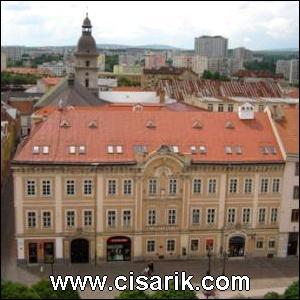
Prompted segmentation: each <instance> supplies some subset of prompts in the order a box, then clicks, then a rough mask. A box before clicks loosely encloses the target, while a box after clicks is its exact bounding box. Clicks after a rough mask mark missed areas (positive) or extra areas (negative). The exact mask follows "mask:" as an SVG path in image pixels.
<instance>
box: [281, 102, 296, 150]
mask: <svg viewBox="0 0 300 300" xmlns="http://www.w3.org/2000/svg"><path fill="white" fill-rule="evenodd" d="M283 113H284V117H283V119H282V120H280V121H275V124H276V127H277V130H278V133H279V135H280V137H281V140H282V142H283V146H284V148H285V151H286V152H287V153H289V154H299V108H290V107H284V108H283Z"/></svg>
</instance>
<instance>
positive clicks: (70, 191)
mask: <svg viewBox="0 0 300 300" xmlns="http://www.w3.org/2000/svg"><path fill="white" fill-rule="evenodd" d="M67 195H75V181H74V180H67Z"/></svg>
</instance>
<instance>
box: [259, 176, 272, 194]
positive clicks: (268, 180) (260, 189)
mask: <svg viewBox="0 0 300 300" xmlns="http://www.w3.org/2000/svg"><path fill="white" fill-rule="evenodd" d="M263 180H267V191H262V182H263ZM269 190H270V178H268V177H262V178H260V185H259V193H260V194H267V193H268V192H269Z"/></svg>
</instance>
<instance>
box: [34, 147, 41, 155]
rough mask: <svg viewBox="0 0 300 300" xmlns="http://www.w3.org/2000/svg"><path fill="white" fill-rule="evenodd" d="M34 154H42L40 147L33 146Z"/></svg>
mask: <svg viewBox="0 0 300 300" xmlns="http://www.w3.org/2000/svg"><path fill="white" fill-rule="evenodd" d="M32 153H33V154H39V153H40V147H39V146H33V147H32Z"/></svg>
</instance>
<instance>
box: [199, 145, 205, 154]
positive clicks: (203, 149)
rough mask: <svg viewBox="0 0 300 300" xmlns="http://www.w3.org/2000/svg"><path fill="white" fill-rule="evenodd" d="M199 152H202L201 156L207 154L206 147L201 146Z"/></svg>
mask: <svg viewBox="0 0 300 300" xmlns="http://www.w3.org/2000/svg"><path fill="white" fill-rule="evenodd" d="M199 151H200V153H201V154H205V153H206V152H207V148H206V146H205V145H201V146H200V147H199Z"/></svg>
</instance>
